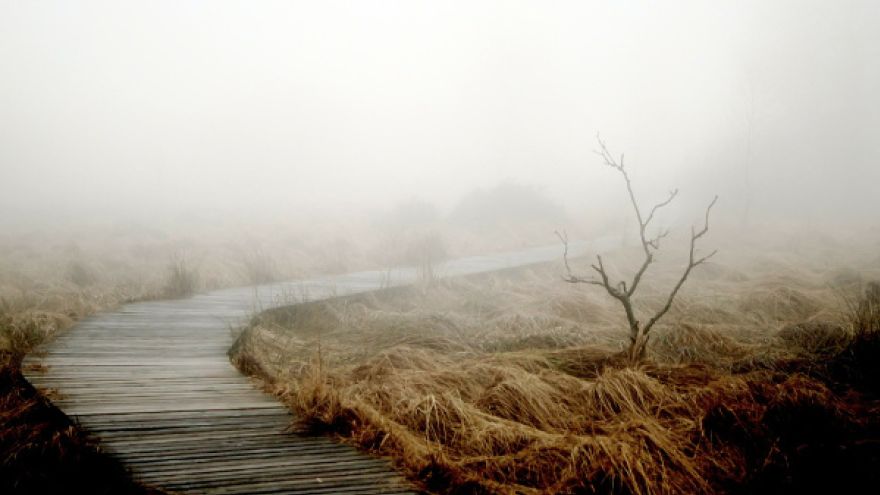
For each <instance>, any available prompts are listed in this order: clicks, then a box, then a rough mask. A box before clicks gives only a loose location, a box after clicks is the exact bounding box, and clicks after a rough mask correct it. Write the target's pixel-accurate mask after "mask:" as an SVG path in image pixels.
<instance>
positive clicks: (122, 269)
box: [0, 217, 547, 494]
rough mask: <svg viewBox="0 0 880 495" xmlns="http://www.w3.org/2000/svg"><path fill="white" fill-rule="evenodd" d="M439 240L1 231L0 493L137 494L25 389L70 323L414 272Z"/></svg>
mask: <svg viewBox="0 0 880 495" xmlns="http://www.w3.org/2000/svg"><path fill="white" fill-rule="evenodd" d="M23 225H24V224H23ZM31 229H32V230H31ZM436 230H437V229H435V228H434V227H433V226H430V228H427V227H425V226H404V225H399V224H393V225H392V224H389V225H384V226H382V225H375V222H373V221H372V220H369V219H363V218H346V219H344V220H340V219H328V218H326V217H321V218H314V219H312V220H311V221H298V222H292V221H291V219H290V218H289V217H286V218H284V221H283V222H281V223H271V222H269V223H266V224H262V225H261V224H257V223H256V222H252V221H248V222H243V223H242V222H239V223H236V222H224V223H223V224H215V223H213V222H205V221H202V222H196V223H195V224H193V223H191V222H190V223H184V224H180V225H161V224H160V223H159V222H156V223H153V224H152V225H149V226H148V225H144V224H138V223H137V222H127V223H124V224H113V225H94V226H85V225H83V224H82V223H80V224H77V225H71V226H62V225H56V226H53V227H51V228H50V227H44V230H43V231H40V230H39V227H38V226H37V227H32V226H30V225H28V226H26V227H22V228H21V229H20V230H18V231H14V232H13V231H3V232H0V358H2V359H0V374H2V375H3V377H4V378H3V381H2V383H0V385H2V387H0V493H4V494H5V493H61V492H65V491H72V492H74V493H79V492H82V493H88V492H92V493H102V492H103V491H104V488H102V487H104V486H108V487H111V486H112V487H115V489H109V488H108V490H109V491H108V493H129V492H131V491H132V490H134V488H132V487H131V486H128V485H125V484H124V483H123V475H124V473H122V474H119V469H118V466H116V467H112V466H111V465H112V464H113V463H112V462H110V461H109V460H107V459H106V458H103V457H101V456H100V454H99V453H98V451H97V450H96V449H95V447H94V445H92V444H91V443H89V442H88V441H87V439H86V438H85V435H84V434H83V433H82V432H81V431H80V430H78V429H77V428H76V425H74V424H72V423H71V422H70V421H68V420H67V419H66V418H64V416H63V415H62V414H61V413H60V412H59V411H57V410H55V409H53V408H52V407H51V404H49V403H48V402H47V401H45V400H43V399H42V398H41V397H40V395H39V394H38V392H36V391H34V390H32V389H30V388H29V386H28V385H27V384H26V383H25V382H24V380H23V379H22V378H21V375H20V372H19V366H20V363H21V359H22V357H23V356H24V355H25V354H27V353H29V352H31V351H32V350H33V349H34V348H35V347H36V346H38V345H39V344H41V343H43V342H46V341H47V340H49V339H51V338H52V337H53V336H54V335H57V334H58V333H59V332H61V331H63V330H65V329H66V328H68V327H69V326H70V325H71V324H72V323H73V322H75V321H76V320H78V319H80V318H83V317H85V316H88V315H90V314H93V313H96V312H99V311H104V310H108V309H112V308H114V307H117V306H119V305H121V304H124V303H127V302H130V301H136V300H144V299H156V298H172V297H187V296H189V295H191V294H193V293H197V292H200V291H204V290H210V289H215V288H222V287H230V286H245V285H251V284H259V283H265V282H271V281H274V280H281V279H294V278H298V277H307V276H309V275H314V274H327V273H339V272H346V271H352V270H358V269H367V268H387V267H389V266H394V265H398V264H401V263H404V262H406V261H411V260H408V259H407V256H408V255H410V254H411V251H412V249H413V246H419V245H420V244H419V243H421V242H423V241H424V239H426V236H428V235H430V236H434V237H430V238H431V239H436V235H437V232H436ZM544 230H545V231H546V230H547V229H546V228H545V229H544ZM440 234H441V235H442V236H443V238H444V241H445V240H450V239H451V241H450V242H448V245H449V248H450V250H451V251H450V254H451V255H463V254H471V253H473V254H476V253H482V252H491V251H492V250H501V249H511V248H512V247H514V246H516V247H518V246H521V245H522V240H523V238H524V236H523V235H522V233H518V232H516V231H515V229H510V230H509V232H506V234H505V236H506V237H505V238H504V239H502V240H500V241H499V239H498V237H495V238H493V239H492V242H491V243H486V241H485V240H484V238H483V237H481V236H479V235H476V234H474V233H472V232H468V231H466V230H461V229H459V230H454V229H450V228H446V229H445V230H442V231H440ZM47 418H48V419H47ZM41 456H42V457H41ZM102 463H103V464H102ZM100 466H104V467H100ZM95 469H99V471H95ZM100 470H106V474H102V473H101V472H100ZM117 474H119V476H117ZM90 477H91V478H93V479H94V482H93V485H92V487H91V489H89V485H87V484H86V482H87V480H88V478H90ZM104 478H107V480H110V481H107V480H105V479H104ZM103 481H107V483H103ZM67 483H69V484H70V486H71V488H70V490H67V489H66V488H65V486H66V484H67ZM102 483H103V484H102ZM114 483H115V484H114ZM132 486H133V485H132Z"/></svg>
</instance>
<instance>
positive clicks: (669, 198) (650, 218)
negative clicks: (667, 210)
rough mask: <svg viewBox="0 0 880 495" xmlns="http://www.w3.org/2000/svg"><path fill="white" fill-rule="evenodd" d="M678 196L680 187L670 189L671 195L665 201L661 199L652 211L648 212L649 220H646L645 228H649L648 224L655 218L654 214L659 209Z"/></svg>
mask: <svg viewBox="0 0 880 495" xmlns="http://www.w3.org/2000/svg"><path fill="white" fill-rule="evenodd" d="M676 196H678V189H673V190H671V191H669V197H668V198H666V200H665V201H661V202H659V203H657V204H656V205H654V207H653V208H651V213H650V214H648V218H647V220H645V228H648V224H650V223H651V220H653V219H654V214H655V213H657V210H659V209H660V208H663V207H664V206H667V205H668V204H669V203H672V200H674V199H675V197H676Z"/></svg>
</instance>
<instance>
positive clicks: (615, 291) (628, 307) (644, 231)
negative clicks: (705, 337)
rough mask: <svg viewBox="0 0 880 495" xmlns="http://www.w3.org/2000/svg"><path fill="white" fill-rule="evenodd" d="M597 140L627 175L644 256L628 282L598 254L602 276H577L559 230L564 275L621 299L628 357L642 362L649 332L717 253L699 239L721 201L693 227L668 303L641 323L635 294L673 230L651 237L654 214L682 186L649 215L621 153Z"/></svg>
mask: <svg viewBox="0 0 880 495" xmlns="http://www.w3.org/2000/svg"><path fill="white" fill-rule="evenodd" d="M596 140H597V141H598V142H599V149H598V150H596V154H598V155H599V156H600V157H602V160H603V161H604V163H605V165H607V166H609V167H611V168H613V169H615V170H617V171H618V172H620V175H622V176H623V179H624V181H625V182H626V190H627V192H628V193H629V199H630V203H631V204H632V207H633V210H634V211H635V215H636V220H637V221H638V223H639V239H640V240H641V244H642V251H643V253H644V258H643V259H642V263H641V266H639V268H638V270H637V271H636V273H635V274H634V275H633V277H632V280H631V281H630V282H629V283H627V282H626V280H621V281H619V282H617V283H614V282H612V281H611V280H610V279H609V277H608V272H607V271H606V270H605V265H604V264H603V262H602V256H601V255H597V256H596V264H593V265H590V266H591V268H592V269H593V271H594V272H596V274H597V275H598V277H599V278H598V279H597V278H595V277H582V276H578V275H575V274H574V273H573V271H572V269H571V266H570V265H569V261H568V235H567V234H566V233H565V232H562V233H560V232H556V235H557V236H558V237H559V239H560V240H561V241H562V243H563V245H564V247H565V251H564V252H563V259H564V261H565V269H566V275H565V277H564V279H565V281H566V282H569V283H573V284H591V285H598V286H600V287H603V288H604V289H605V291H606V292H608V294H609V295H610V296H611V297H613V298H614V299H617V300H618V301H620V304H621V305H622V306H623V311H624V313H626V320H627V322H628V323H629V331H630V335H629V339H630V345H629V350H628V353H627V354H628V357H629V359H630V360H631V361H633V362H636V361H640V360H641V359H642V358H643V357H644V355H645V348H646V346H647V344H648V334H649V332H650V331H651V328H653V327H654V325H655V324H656V323H657V322H658V321H659V320H660V318H662V317H663V315H665V314H666V313H667V312H668V311H669V309H670V308H671V307H672V302H673V300H674V299H675V296H676V295H677V294H678V291H679V290H680V289H681V287H682V285H684V282H685V280H687V278H688V275H690V273H691V270H693V269H694V268H695V267H697V266H699V265H701V264H703V263H705V262H706V260H708V259H709V258H711V257H712V256H714V255H715V253H716V252H717V251H712V252H711V253H709V254H708V255H706V256H702V257H697V256H696V254H695V252H696V245H697V241H698V240H699V239H700V238H701V237H703V236H704V235H706V233H707V232H708V231H709V213H710V212H711V211H712V207H713V206H715V202H716V201H718V196H715V197H714V198H713V199H712V202H711V203H709V206H708V207H707V208H706V215H705V223H704V224H703V228H701V229H700V230H697V229H696V228H695V227H691V239H690V252H689V256H688V264H687V266H686V267H685V269H684V272H683V273H682V274H681V278H679V279H678V282H677V283H676V284H675V286H674V287H673V288H672V291H670V293H669V296H668V297H667V298H666V303H665V304H664V305H663V307H661V308H660V309H659V310H658V311H657V312H656V313H655V314H654V315H653V316H651V317H650V319H648V322H647V323H645V324H644V325H642V324H641V322H640V320H639V319H638V318H637V317H636V313H635V310H634V309H633V295H634V294H635V292H636V289H638V287H639V283H640V282H641V281H642V277H644V275H645V272H646V271H647V270H648V267H649V266H650V265H651V263H653V262H654V254H655V253H656V252H657V251H658V250H659V249H660V241H661V240H663V239H664V238H665V237H666V236H668V235H669V230H668V229H665V230H660V231H658V232H657V233H656V234H654V235H653V236H650V235H649V233H648V229H649V227H650V226H651V221H652V220H654V215H656V213H657V212H658V211H659V210H660V209H662V208H663V207H665V206H667V205H669V204H670V203H672V201H673V200H674V199H675V198H676V196H678V189H674V190H672V191H670V192H669V196H668V197H667V198H666V199H665V200H663V201H661V202H660V203H657V204H656V205H654V207H652V208H651V210H650V211H649V212H648V214H647V216H645V215H644V214H643V212H642V209H641V208H639V204H638V201H637V200H636V196H635V193H633V189H632V182H631V181H630V178H629V174H628V173H627V171H626V168H624V165H623V155H620V159H619V160H618V159H615V158H614V156H613V155H612V154H611V153H610V152H609V151H608V147H607V146H605V142H604V141H602V139H601V138H600V137H599V136H598V135H597V136H596Z"/></svg>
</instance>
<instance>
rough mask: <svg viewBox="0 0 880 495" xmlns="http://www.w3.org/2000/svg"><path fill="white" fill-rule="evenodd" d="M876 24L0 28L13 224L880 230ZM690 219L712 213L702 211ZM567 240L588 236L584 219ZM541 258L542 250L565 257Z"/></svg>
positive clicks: (46, 5)
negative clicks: (482, 220) (535, 200)
mask: <svg viewBox="0 0 880 495" xmlns="http://www.w3.org/2000/svg"><path fill="white" fill-rule="evenodd" d="M878 21H880V4H878V3H877V2H873V1H871V0H866V1H843V2H841V1H833V2H832V1H801V0H798V1H774V2H766V1H729V2H703V1H692V2H691V1H681V2H638V1H627V2H519V1H516V2H514V1H497V2H488V1H483V2H413V1H401V2H391V1H383V2H379V1H373V2H288V1H283V2H280V1H279V2H232V1H211V2H182V1H173V2H171V1H165V2H119V1H106V2H69V1H59V2H43V1H29V2H14V1H3V2H2V4H0V116H2V118H0V208H2V210H0V211H2V213H0V222H2V224H3V225H4V226H7V227H8V226H10V225H13V226H16V225H17V226H22V225H24V226H27V227H28V228H33V227H35V226H40V225H49V224H50V223H51V222H53V221H58V220H59V219H62V220H63V221H64V222H68V223H70V222H72V223H76V222H78V221H83V222H85V221H94V219H96V218H107V219H117V220H118V219H119V218H122V219H130V220H131V221H135V220H137V221H141V222H149V221H153V220H158V219H162V218H169V217H180V216H181V215H191V216H193V218H197V219H207V220H211V219H215V218H218V217H223V218H228V217H231V216H234V217H240V218H254V219H262V218H268V217H272V218H288V217H289V218H294V217H314V216H316V215H317V216H320V215H322V214H327V215H330V214H333V215H347V214H352V215H354V214H357V215H360V214H363V213H364V212H365V211H383V209H387V208H390V207H392V206H393V205H395V204H398V203H400V202H401V201H411V200H413V199H418V200H420V201H425V202H428V203H431V204H434V205H437V207H438V208H439V209H440V211H444V212H447V211H452V210H453V209H454V208H455V205H456V204H458V202H459V201H460V200H461V198H463V197H465V196H466V195H467V194H469V193H471V192H472V191H474V190H475V189H478V188H484V189H485V188H492V187H494V186H496V185H498V184H503V183H509V184H517V185H524V186H527V187H530V188H534V189H535V190H537V191H539V192H540V193H541V194H543V195H545V196H546V197H548V198H552V199H553V200H554V201H556V202H557V203H559V204H560V205H562V207H564V208H565V210H566V212H567V214H568V215H569V218H571V219H579V220H578V221H598V219H600V218H602V217H608V218H616V217H615V215H616V212H618V211H620V210H621V209H622V208H625V207H627V205H626V203H625V200H626V198H625V196H623V190H622V189H621V188H622V184H621V182H620V177H619V176H617V175H616V174H615V173H614V172H613V171H612V170H610V169H607V168H605V167H602V165H601V162H600V160H599V158H598V157H597V156H596V155H594V154H593V152H592V151H593V150H594V149H595V146H596V141H595V136H596V134H597V132H600V133H601V135H602V137H603V139H604V140H605V141H606V142H607V143H608V146H609V147H610V148H611V149H612V151H613V152H615V153H625V155H626V163H627V166H628V167H629V169H630V174H631V175H632V176H633V180H634V182H635V186H636V189H637V192H638V193H639V194H640V195H643V196H644V197H645V198H646V202H647V201H653V200H654V199H662V197H663V196H664V195H665V194H666V192H667V191H668V190H669V189H671V188H674V187H679V188H680V189H681V196H680V202H679V203H678V209H676V210H674V211H673V212H672V214H673V217H674V218H679V217H680V219H681V220H682V221H687V222H690V221H691V220H692V219H693V216H694V215H693V214H692V213H693V211H692V210H693V208H695V207H696V208H699V207H701V206H699V205H703V204H705V203H706V202H708V201H709V200H710V199H711V197H712V196H713V195H714V194H716V193H717V194H719V195H720V196H721V202H720V203H719V206H718V210H717V211H718V214H719V215H720V217H721V218H726V219H728V221H729V222H728V223H730V224H731V225H733V224H737V223H742V224H744V225H748V224H749V223H751V222H760V221H762V220H773V221H777V222H779V221H781V222H791V223H804V224H814V225H820V226H821V225H834V224H838V223H847V224H854V225H867V226H869V227H876V226H877V216H876V213H875V212H876V211H877V207H878V206H880V199H878V198H880V194H878V193H880V189H878V184H880V147H878V143H877V136H878V135H880V101H878V96H877V92H876V88H878V87H880V63H878V61H880V30H878V29H877V25H878ZM695 215H697V216H698V215H699V214H698V213H695ZM572 221H574V220H572ZM552 240H553V238H552V236H550V235H548V237H547V238H546V241H548V242H552Z"/></svg>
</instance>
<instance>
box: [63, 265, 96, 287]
mask: <svg viewBox="0 0 880 495" xmlns="http://www.w3.org/2000/svg"><path fill="white" fill-rule="evenodd" d="M67 280H69V281H70V282H72V283H73V284H74V285H76V286H77V287H88V286H90V285H93V284H94V283H95V282H96V281H97V277H95V273H94V271H92V269H91V268H89V267H88V266H86V265H85V264H84V263H82V262H79V261H73V262H71V263H70V264H69V265H68V266H67Z"/></svg>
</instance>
